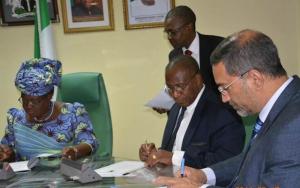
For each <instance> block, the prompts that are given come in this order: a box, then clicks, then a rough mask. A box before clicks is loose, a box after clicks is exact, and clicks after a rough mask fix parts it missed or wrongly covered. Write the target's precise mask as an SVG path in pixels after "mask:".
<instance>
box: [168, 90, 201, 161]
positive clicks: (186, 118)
mask: <svg viewBox="0 0 300 188" xmlns="http://www.w3.org/2000/svg"><path fill="white" fill-rule="evenodd" d="M204 88H205V86H204V85H203V88H202V89H201V90H200V92H199V93H198V95H197V97H196V99H195V100H194V102H193V103H192V104H191V105H189V106H188V107H186V110H185V112H184V115H183V119H182V121H181V123H180V126H179V129H178V131H177V134H176V138H175V141H174V145H173V150H172V151H173V157H172V163H173V165H176V166H180V164H181V160H182V158H183V155H184V151H182V150H181V147H182V142H183V138H184V135H185V132H186V130H187V128H188V126H189V124H190V121H191V119H192V117H193V114H194V111H195V108H196V106H197V104H198V101H199V100H200V97H201V96H202V94H203V91H204ZM178 114H180V113H178Z"/></svg>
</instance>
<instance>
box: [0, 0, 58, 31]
mask: <svg viewBox="0 0 300 188" xmlns="http://www.w3.org/2000/svg"><path fill="white" fill-rule="evenodd" d="M47 2H48V7H49V16H50V19H51V20H52V22H59V15H58V8H57V1H56V0H47ZM0 12H1V25H9V26H10V25H29V24H34V14H35V0H1V3H0Z"/></svg>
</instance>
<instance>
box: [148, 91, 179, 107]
mask: <svg viewBox="0 0 300 188" xmlns="http://www.w3.org/2000/svg"><path fill="white" fill-rule="evenodd" d="M174 103H175V101H174V99H173V98H172V97H171V96H170V95H169V94H168V93H167V92H166V91H165V89H162V90H161V91H160V92H159V93H158V94H157V95H156V96H155V97H154V98H152V99H151V100H150V101H148V102H147V103H146V104H145V106H148V107H151V108H163V109H166V110H170V109H171V107H172V106H173V104H174Z"/></svg>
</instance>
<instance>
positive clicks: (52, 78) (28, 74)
mask: <svg viewBox="0 0 300 188" xmlns="http://www.w3.org/2000/svg"><path fill="white" fill-rule="evenodd" d="M60 79H61V62H60V61H57V60H51V59H46V58H40V59H30V60H27V61H25V62H23V63H22V65H21V67H20V69H19V71H18V72H17V75H16V79H15V85H16V87H17V89H18V90H20V92H21V93H23V94H25V95H30V96H42V95H45V94H47V93H49V92H50V91H51V90H53V88H54V86H55V85H59V83H60Z"/></svg>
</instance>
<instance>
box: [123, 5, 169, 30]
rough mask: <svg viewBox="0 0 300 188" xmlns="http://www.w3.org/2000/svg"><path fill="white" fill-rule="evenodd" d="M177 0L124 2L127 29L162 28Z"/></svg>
mask: <svg viewBox="0 0 300 188" xmlns="http://www.w3.org/2000/svg"><path fill="white" fill-rule="evenodd" d="M174 7H175V0H123V13H124V23H125V29H126V30H129V29H144V28H153V27H162V26H163V25H164V19H165V16H166V14H167V13H168V12H169V10H171V9H172V8H174Z"/></svg>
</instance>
